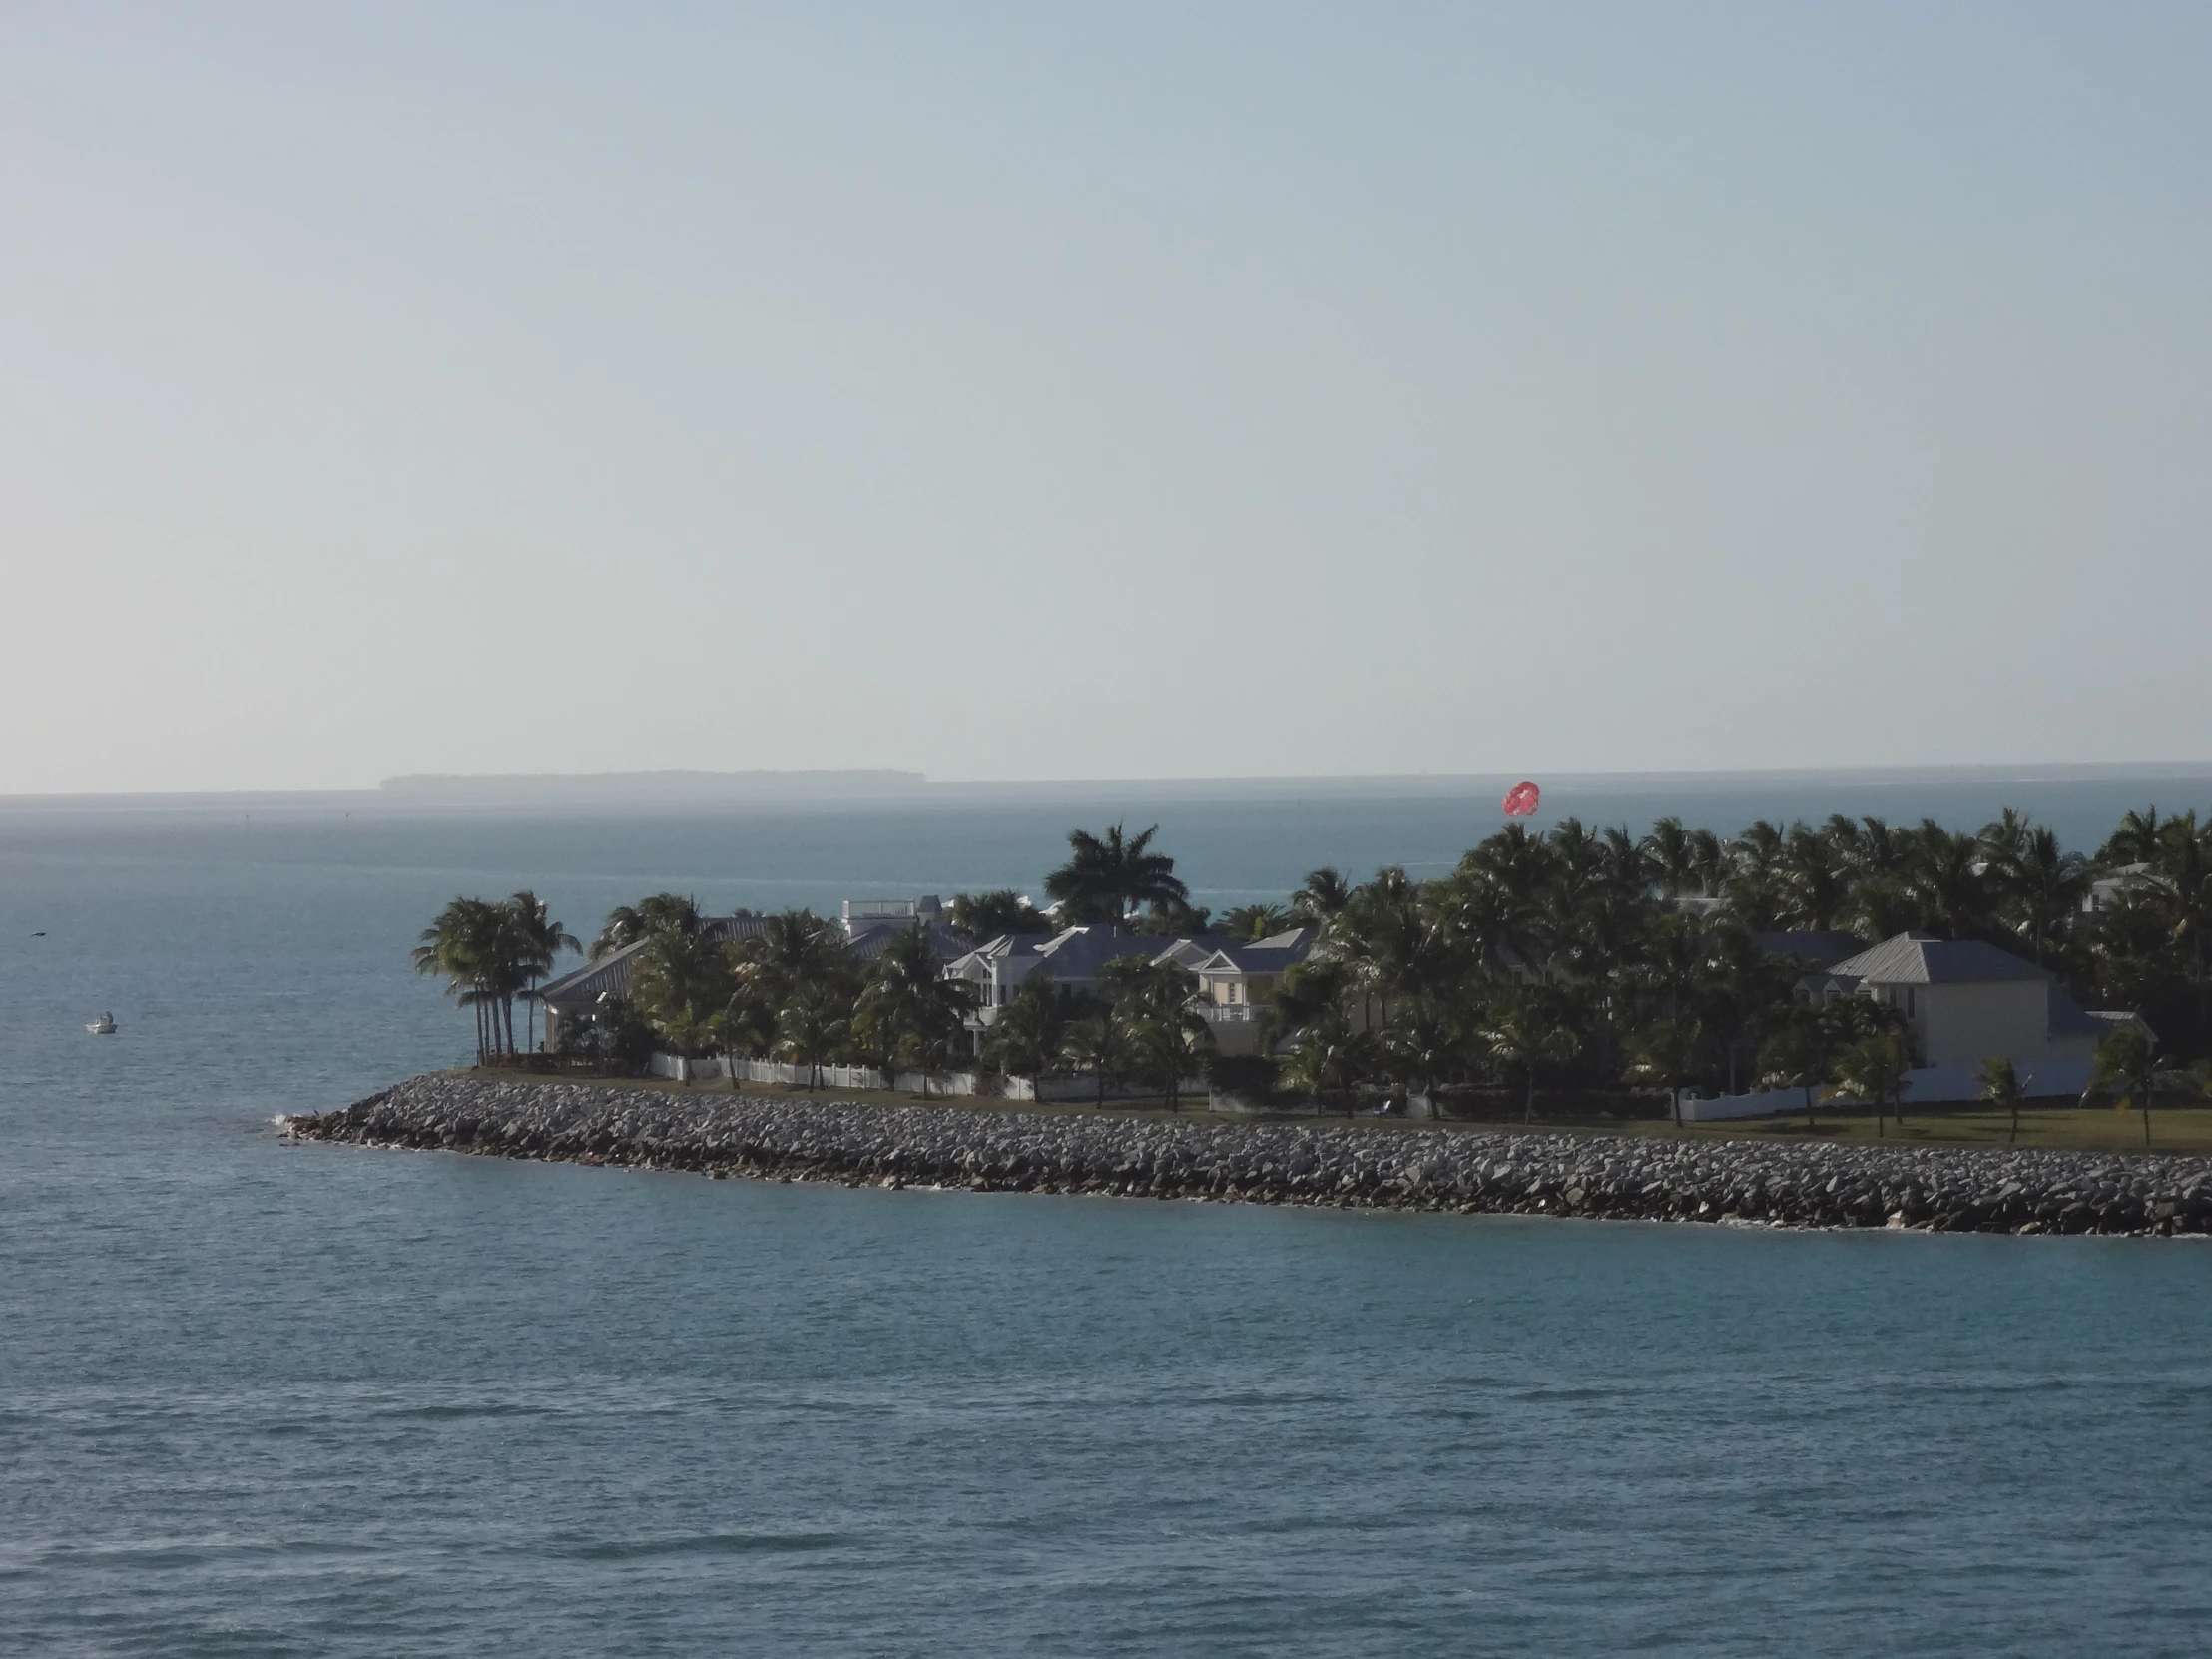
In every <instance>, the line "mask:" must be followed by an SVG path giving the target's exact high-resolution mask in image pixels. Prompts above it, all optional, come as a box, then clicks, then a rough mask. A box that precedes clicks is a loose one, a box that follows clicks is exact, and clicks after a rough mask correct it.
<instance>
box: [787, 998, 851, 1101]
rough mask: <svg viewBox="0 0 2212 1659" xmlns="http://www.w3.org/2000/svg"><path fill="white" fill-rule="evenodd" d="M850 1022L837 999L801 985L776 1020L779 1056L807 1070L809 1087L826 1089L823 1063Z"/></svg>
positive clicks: (841, 1038) (841, 1037) (842, 1036)
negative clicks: (824, 1087) (823, 1082)
mask: <svg viewBox="0 0 2212 1659" xmlns="http://www.w3.org/2000/svg"><path fill="white" fill-rule="evenodd" d="M849 1025H850V1021H849V1020H848V1019H847V1018H846V1017H845V1014H844V1010H843V1008H842V1007H841V1006H840V1005H839V1003H838V1001H837V998H836V997H834V996H833V995H831V994H830V991H829V990H828V989H827V988H826V987H825V986H822V985H819V984H807V985H801V986H799V987H798V988H797V989H795V990H794V991H793V993H792V998H791V1000H790V1001H789V1002H788V1003H786V1004H785V1005H784V1007H783V1009H782V1011H781V1012H779V1013H778V1014H777V1016H776V1029H777V1036H778V1040H777V1045H776V1050H777V1052H778V1053H779V1054H786V1055H789V1056H790V1057H791V1060H792V1063H793V1064H795V1065H803V1066H805V1067H806V1068H807V1087H808V1088H809V1089H816V1088H819V1087H821V1085H822V1063H823V1061H824V1060H825V1059H827V1058H828V1057H829V1055H830V1052H831V1051H832V1050H833V1049H834V1048H835V1047H836V1045H837V1044H838V1043H839V1042H840V1041H842V1040H843V1038H844V1034H845V1031H846V1030H847V1029H848V1027H849Z"/></svg>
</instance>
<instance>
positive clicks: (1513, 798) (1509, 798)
mask: <svg viewBox="0 0 2212 1659" xmlns="http://www.w3.org/2000/svg"><path fill="white" fill-rule="evenodd" d="M1543 798H1544V792H1543V791H1541V790H1539V789H1538V788H1536V786H1535V785H1533V784H1531V783H1529V782H1528V781H1527V780H1526V779H1525V778H1524V779H1522V780H1521V781H1520V782H1519V783H1518V784H1515V785H1514V786H1513V787H1512V788H1511V789H1509V790H1507V791H1506V792H1505V816H1506V817H1507V818H1526V817H1527V816H1528V815H1529V814H1530V813H1533V812H1534V811H1535V810H1536V804H1537V803H1538V802H1540V801H1542V800H1543Z"/></svg>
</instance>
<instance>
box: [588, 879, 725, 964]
mask: <svg viewBox="0 0 2212 1659" xmlns="http://www.w3.org/2000/svg"><path fill="white" fill-rule="evenodd" d="M700 926H701V918H700V914H699V900H698V899H696V898H686V897H684V896H682V895H681V894H679V893H672V892H657V893H655V894H653V896H652V897H650V898H641V899H639V900H638V902H637V903H636V904H635V905H630V904H622V905H618V906H617V907H616V908H614V909H612V910H609V911H608V912H607V919H606V921H605V923H604V924H602V925H601V927H600V929H599V936H598V937H597V938H595V939H593V940H592V941H591V959H592V960H593V961H595V962H596V961H598V960H599V959H600V958H601V957H602V956H607V955H611V954H613V953H614V952H615V951H617V950H621V949H622V948H624V947H625V946H627V945H633V944H636V943H637V942H638V941H639V940H640V939H643V938H648V937H650V936H651V935H653V934H655V933H658V932H661V931H663V930H665V929H669V928H673V929H675V930H676V931H677V932H680V933H696V932H698V931H699V929H700Z"/></svg>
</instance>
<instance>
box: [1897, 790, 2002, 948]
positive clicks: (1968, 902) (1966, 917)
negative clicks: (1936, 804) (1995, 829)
mask: <svg viewBox="0 0 2212 1659" xmlns="http://www.w3.org/2000/svg"><path fill="white" fill-rule="evenodd" d="M1918 839H1919V841H1920V848H1921V849H1920V856H1919V857H1918V858H1916V859H1915V860H1914V864H1913V868H1912V870H1911V873H1910V874H1908V876H1907V877H1906V889H1907V891H1908V892H1909V893H1910V894H1911V895H1912V897H1913V898H1914V899H1915V901H1916V902H1917V903H1918V904H1919V906H1920V911H1921V918H1922V921H1923V924H1924V925H1926V926H1928V927H1930V928H1932V929H1934V930H1935V931H1936V932H1937V933H1940V934H1941V935H1942V936H1943V937H1944V938H1946V939H1971V938H1979V937H1981V936H1982V935H1983V934H1986V933H1988V932H1989V931H1991V929H1990V926H1989V912H1990V909H1991V905H1990V898H1991V894H1990V890H1989V880H1988V876H1987V860H1986V859H1985V857H1984V856H1983V852H1982V846H1981V841H1980V838H1979V837H1978V836H1975V835H1954V834H1952V833H1951V832H1950V831H1949V830H1945V829H1944V828H1943V827H1942V826H1941V825H1939V824H1937V823H1936V821H1935V820H1933V819H1923V820H1922V821H1921V829H1920V834H1919V836H1918Z"/></svg>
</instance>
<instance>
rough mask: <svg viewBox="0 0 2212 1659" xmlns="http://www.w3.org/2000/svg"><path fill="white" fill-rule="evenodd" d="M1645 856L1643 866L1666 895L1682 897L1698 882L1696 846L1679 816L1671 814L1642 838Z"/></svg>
mask: <svg viewBox="0 0 2212 1659" xmlns="http://www.w3.org/2000/svg"><path fill="white" fill-rule="evenodd" d="M1643 855H1644V867H1645V868H1646V869H1648V870H1650V871H1651V873H1652V875H1653V877H1654V878H1655V879H1656V880H1657V881H1658V883H1659V890H1660V891H1661V892H1662V893H1664V894H1666V896H1667V897H1669V898H1680V897H1681V896H1682V895H1683V894H1685V893H1687V892H1690V891H1692V890H1693V889H1695V888H1696V887H1697V886H1698V885H1699V872H1698V867H1697V855H1696V848H1695V845H1694V843H1693V842H1692V840H1691V838H1690V831H1689V830H1685V829H1683V828H1682V821H1681V820H1680V819H1678V818H1675V817H1673V816H1672V815H1669V816H1668V817H1666V818H1663V819H1661V820H1659V821H1658V823H1656V824H1654V825H1653V826H1652V827H1651V833H1650V834H1648V835H1646V836H1645V837H1644V839H1643Z"/></svg>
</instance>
